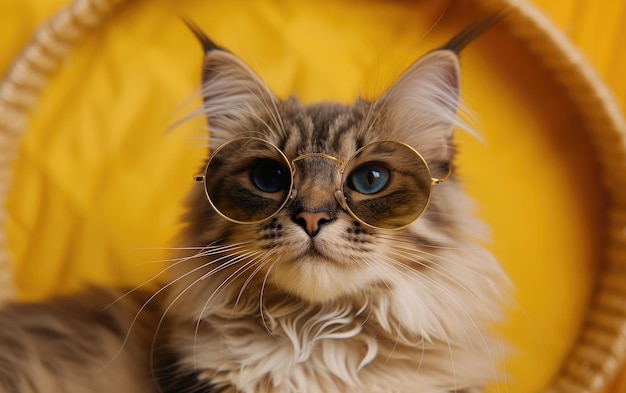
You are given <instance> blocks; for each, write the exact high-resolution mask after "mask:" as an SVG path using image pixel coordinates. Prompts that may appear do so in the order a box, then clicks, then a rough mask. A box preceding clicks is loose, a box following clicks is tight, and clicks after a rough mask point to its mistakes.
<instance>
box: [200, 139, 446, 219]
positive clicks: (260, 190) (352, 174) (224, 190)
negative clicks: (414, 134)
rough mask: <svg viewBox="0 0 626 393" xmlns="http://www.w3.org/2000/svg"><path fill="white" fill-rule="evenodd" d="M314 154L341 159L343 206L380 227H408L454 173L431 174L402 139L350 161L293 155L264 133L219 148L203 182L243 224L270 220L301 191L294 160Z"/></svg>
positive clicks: (220, 208)
mask: <svg viewBox="0 0 626 393" xmlns="http://www.w3.org/2000/svg"><path fill="white" fill-rule="evenodd" d="M313 157H318V158H321V159H327V160H330V161H332V162H334V163H336V164H337V170H338V171H339V173H340V174H341V188H339V189H337V190H335V191H334V194H335V198H336V199H337V201H338V203H339V205H340V206H341V207H342V208H343V209H344V210H346V211H347V212H348V213H349V214H350V215H351V216H352V217H353V218H354V219H355V220H357V221H358V222H359V223H361V224H363V225H365V226H368V227H371V228H378V229H391V230H397V229H401V228H404V227H406V226H408V225H410V224H411V223H413V222H414V221H415V220H417V219H418V218H419V217H420V215H421V214H422V213H423V212H424V211H425V210H426V208H427V207H428V204H429V202H430V197H431V190H432V186H434V185H436V184H439V183H441V182H443V181H444V180H446V179H447V178H448V177H449V176H450V173H451V172H450V171H448V174H447V175H446V176H444V177H443V178H439V179H436V178H432V177H431V173H430V168H429V167H428V164H427V163H426V161H425V160H424V158H423V157H422V156H421V155H420V154H419V153H418V152H417V151H416V150H415V149H414V148H412V147H411V146H409V145H407V144H405V143H402V142H398V141H378V142H374V143H371V144H369V145H365V146H364V147H362V148H360V149H359V150H358V151H357V152H356V153H355V154H354V155H353V156H352V157H350V158H349V159H347V160H345V161H344V160H343V159H341V158H337V157H333V156H330V155H327V154H325V153H307V154H303V155H300V156H298V157H295V158H293V159H291V160H290V159H288V158H287V156H286V155H285V154H284V153H283V152H282V151H281V150H280V149H279V148H278V147H276V146H275V145H274V144H272V143H270V142H268V141H265V140H263V139H260V138H239V139H234V140H231V141H229V142H226V143H224V144H223V145H222V146H220V147H218V148H217V149H216V150H215V151H214V152H213V154H212V155H211V157H210V158H209V162H208V163H207V165H206V167H205V170H204V174H203V175H200V176H196V180H197V181H201V182H203V183H204V187H205V192H206V196H207V198H208V200H209V203H210V205H211V207H212V208H213V209H214V210H215V211H216V212H217V213H218V214H219V215H221V216H222V217H224V218H226V219H227V220H230V221H232V222H235V223H238V224H254V223H259V222H262V221H265V220H268V219H270V218H272V217H273V216H275V215H276V214H277V213H278V212H280V211H281V210H282V209H283V208H284V207H285V205H286V204H287V203H289V202H290V201H291V200H293V198H294V196H295V195H296V190H295V189H294V187H293V185H294V176H295V173H296V165H295V163H296V162H298V161H303V160H307V159H310V158H313Z"/></svg>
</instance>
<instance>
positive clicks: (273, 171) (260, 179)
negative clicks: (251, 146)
mask: <svg viewBox="0 0 626 393" xmlns="http://www.w3.org/2000/svg"><path fill="white" fill-rule="evenodd" d="M250 180H251V181H252V184H254V186H255V187H256V188H258V189H259V190H261V191H263V192H267V193H274V192H279V191H283V190H285V189H286V188H287V187H288V186H289V170H288V169H287V168H285V167H284V166H283V165H281V164H279V163H277V162H275V161H272V160H261V161H259V162H257V163H256V164H255V165H254V166H253V167H252V169H250Z"/></svg>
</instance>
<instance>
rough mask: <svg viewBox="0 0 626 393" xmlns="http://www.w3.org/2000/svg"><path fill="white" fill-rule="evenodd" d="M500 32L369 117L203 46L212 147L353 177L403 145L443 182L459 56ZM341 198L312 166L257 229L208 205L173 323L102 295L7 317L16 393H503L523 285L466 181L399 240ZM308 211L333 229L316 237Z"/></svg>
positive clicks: (450, 54) (187, 235)
mask: <svg viewBox="0 0 626 393" xmlns="http://www.w3.org/2000/svg"><path fill="white" fill-rule="evenodd" d="M491 23H493V20H491V21H489V22H488V23H485V24H480V25H476V26H474V27H472V28H470V29H467V30H465V31H464V33H462V34H461V35H460V36H459V37H457V38H455V39H453V40H452V41H450V43H449V45H447V46H446V47H444V48H443V49H440V50H436V51H433V52H431V53H429V54H427V55H426V56H424V57H423V58H422V59H420V60H419V61H417V62H416V63H415V64H413V65H412V66H411V67H410V68H409V69H408V70H407V71H406V72H405V73H404V74H403V75H402V77H401V78H400V79H399V80H398V81H397V82H396V83H395V84H394V85H393V86H392V87H391V88H390V89H389V90H388V91H387V92H386V93H384V94H383V95H382V96H381V97H380V98H379V99H378V100H376V101H374V102H367V101H365V100H358V101H357V102H356V103H355V104H354V105H353V106H347V105H341V104H331V103H322V104H314V105H309V106H303V105H301V104H300V103H299V102H298V101H297V100H296V99H294V98H292V99H289V100H286V101H282V100H279V99H278V98H276V97H275V96H274V95H273V94H272V93H271V92H270V90H269V89H268V88H267V87H266V86H265V84H264V83H263V82H262V81H261V80H259V79H258V78H257V77H256V76H255V75H254V74H253V72H252V71H251V70H250V69H249V68H248V67H247V66H246V65H245V64H244V63H243V62H242V61H241V60H239V59H238V58H237V57H235V56H234V55H232V54H231V53H229V52H227V51H225V50H222V49H220V48H219V47H217V46H216V45H215V44H213V42H212V41H210V40H209V39H208V38H207V37H205V36H204V35H203V34H202V33H201V32H200V31H199V30H197V29H196V30H195V32H196V34H197V35H198V37H199V38H200V39H201V41H202V43H203V45H204V48H205V51H206V55H205V59H204V68H203V79H204V81H203V88H202V94H203V99H204V112H205V114H206V117H207V119H208V123H209V127H210V144H211V146H212V147H218V146H220V145H221V144H223V143H224V142H226V141H229V140H231V139H233V138H236V137H240V136H253V137H258V138H262V139H265V140H267V141H270V142H272V143H274V144H275V145H276V146H279V147H280V148H281V149H282V150H283V152H284V153H285V155H286V156H287V157H289V158H290V159H293V158H294V157H297V156H300V155H303V154H306V153H324V154H328V155H331V156H334V157H338V158H341V159H344V160H345V159H347V158H348V157H350V156H352V155H353V154H354V153H355V152H356V150H357V149H358V148H359V147H361V146H363V145H365V144H368V143H371V142H374V141H378V140H397V141H401V142H404V143H407V144H409V145H410V146H412V147H414V148H415V149H416V150H417V151H419V152H420V153H421V154H422V155H423V156H424V158H425V159H426V161H427V162H428V164H429V166H430V168H431V170H432V171H433V176H434V177H443V176H444V175H445V174H446V172H447V170H448V168H450V167H452V165H453V163H452V159H453V156H454V148H453V146H452V144H451V140H452V136H453V129H454V127H455V126H456V125H458V123H459V122H458V119H457V115H456V112H457V107H458V102H459V83H460V74H459V63H458V56H457V55H458V52H459V51H460V49H461V48H462V47H463V46H464V45H465V44H467V43H468V42H469V41H471V40H472V39H473V38H475V36H477V35H478V34H479V33H481V32H482V30H484V29H485V28H486V25H488V24H491ZM242 158H245V157H242ZM219 181H221V179H220V180H219ZM338 183H339V172H338V170H337V166H336V165H334V164H333V163H332V162H329V161H328V160H324V159H323V158H316V157H312V158H308V159H305V160H302V161H300V162H298V170H297V172H296V177H295V188H296V189H297V195H296V197H295V199H294V200H293V201H292V203H290V204H289V205H287V206H286V207H285V208H284V209H283V210H282V211H281V212H280V213H278V214H277V215H276V216H275V217H273V218H272V219H270V220H268V221H266V222H262V223H259V224H253V225H240V224H235V223H231V222H229V221H227V220H225V219H223V218H221V217H219V216H218V214H217V213H216V212H214V211H213V210H212V208H211V207H210V205H209V203H208V201H207V199H206V196H205V194H204V190H203V188H202V187H201V186H198V187H196V188H194V189H193V190H192V192H191V194H190V196H189V198H188V201H187V213H186V214H185V222H186V223H187V225H186V227H185V229H184V231H183V233H182V235H181V237H180V239H181V242H180V243H181V244H180V245H181V251H180V255H178V257H179V258H180V259H178V260H177V262H175V263H174V264H173V265H172V266H171V267H170V268H169V272H170V273H171V281H170V282H169V284H167V286H166V287H167V288H166V289H167V293H168V297H167V300H164V301H162V302H160V308H159V309H155V308H154V307H153V306H152V304H155V303H156V302H155V301H154V300H151V301H148V299H146V298H145V295H143V296H144V298H142V299H139V298H140V297H141V296H142V295H141V293H140V294H139V295H138V294H132V295H131V296H128V297H124V298H122V299H121V300H120V301H119V302H117V303H115V304H114V305H113V306H112V307H110V308H107V309H105V310H104V311H102V313H101V314H100V313H98V312H99V311H101V310H102V309H103V308H102V307H103V305H105V304H107V303H108V302H113V300H115V298H116V297H115V295H110V296H108V297H107V296H105V295H104V294H105V293H106V292H103V291H94V293H95V294H92V295H91V296H92V297H88V296H83V297H81V298H78V299H76V300H71V299H62V300H58V301H55V302H52V303H51V304H49V305H29V306H23V305H14V306H11V307H9V308H8V309H6V310H5V311H3V313H2V314H1V315H0V343H1V344H2V348H3V349H2V351H0V391H2V392H57V391H58V392H112V391H119V392H154V391H159V390H162V391H166V392H203V393H208V392H218V391H219V392H224V393H235V392H266V393H290V392H308V393H334V392H342V393H350V392H354V393H356V392H358V393H367V392H370V393H374V392H381V393H382V392H423V393H435V392H438V393H444V392H478V391H482V389H483V388H484V387H485V386H486V385H487V384H488V383H490V382H492V381H495V380H497V379H498V378H499V376H500V373H501V370H500V364H499V360H500V359H501V356H502V354H503V351H504V344H503V343H502V342H501V340H500V339H499V338H498V337H496V338H495V339H494V338H493V334H492V327H493V324H494V322H497V321H498V319H499V318H500V317H501V300H502V298H503V297H505V296H506V290H505V289H504V288H506V286H507V285H508V281H507V278H506V277H505V275H504V273H503V272H502V270H501V268H500V267H499V265H498V263H497V261H496V260H495V259H494V257H493V256H492V255H491V254H490V253H489V252H488V251H487V250H486V249H484V248H483V247H482V246H480V245H479V244H477V243H476V240H477V239H476V236H477V234H480V233H483V232H484V229H483V227H482V225H481V224H480V223H479V222H478V221H477V220H476V219H475V218H473V217H472V216H471V214H470V209H471V206H472V205H471V203H470V202H469V201H468V198H467V197H466V195H465V194H464V192H463V190H462V188H461V185H460V183H459V181H458V179H457V176H456V174H454V173H453V175H452V177H451V178H450V179H449V180H447V181H446V182H445V183H442V184H440V185H437V186H435V187H434V188H433V195H432V201H431V204H430V206H429V208H428V210H427V211H426V212H425V214H424V215H423V216H422V217H421V218H420V219H418V220H417V221H416V222H415V223H414V224H412V225H411V226H409V227H407V228H405V229H402V230H399V231H395V232H391V231H380V230H376V229H371V228H368V227H365V226H363V225H360V224H359V223H358V222H356V221H355V220H354V219H353V218H352V217H351V216H350V215H349V214H348V213H347V212H346V211H344V210H342V209H341V207H340V206H339V204H338V202H337V201H336V199H335V196H334V192H335V190H336V189H337V187H338ZM224 184H226V182H225V183H224ZM302 211H308V212H318V211H324V212H326V214H327V218H328V219H325V220H323V222H322V221H320V222H319V223H315V224H319V232H316V233H310V231H307V229H306V222H303V221H302V220H301V219H298V213H299V212H302ZM185 250H186V251H185ZM92 298H93V299H100V300H99V301H95V302H92V301H91V299H92ZM144 301H146V302H147V304H148V305H149V307H148V308H147V309H143V310H142V311H141V312H140V313H138V314H137V315H138V319H137V321H135V323H134V326H133V327H132V329H130V332H131V335H130V336H129V337H126V332H127V329H128V328H129V327H130V325H131V322H132V321H133V317H135V315H136V314H135V311H136V310H138V309H139V305H140V304H142V302H144ZM133 307H134V308H133ZM70 310H71V311H70ZM131 310H132V311H131ZM83 313H84V314H83ZM94 313H96V314H97V315H96V314H94ZM83 315H85V316H83ZM162 316H163V319H161V317H162ZM159 321H161V322H163V323H162V324H161V323H160V322H159ZM157 325H159V330H160V333H159V334H158V335H156V333H155V331H156V330H157V327H156V326H157ZM153 337H156V338H157V339H156V340H153ZM151 343H152V344H153V345H151ZM122 347H123V348H122ZM4 348H8V349H9V350H5V349H4ZM120 348H121V349H120ZM118 350H119V352H118ZM24 354H26V356H25V355H24ZM151 356H152V358H151ZM152 380H156V381H158V383H159V385H160V386H159V387H156V386H155V385H154V384H153V383H152V382H151V381H152Z"/></svg>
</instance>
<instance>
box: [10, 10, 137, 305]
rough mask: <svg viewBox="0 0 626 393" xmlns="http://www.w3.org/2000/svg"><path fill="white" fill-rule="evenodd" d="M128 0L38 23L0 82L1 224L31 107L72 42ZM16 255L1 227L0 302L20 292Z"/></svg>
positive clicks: (64, 13) (34, 104)
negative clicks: (16, 284) (13, 262)
mask: <svg viewBox="0 0 626 393" xmlns="http://www.w3.org/2000/svg"><path fill="white" fill-rule="evenodd" d="M124 1H125V0H77V1H75V2H74V3H72V4H71V5H70V6H68V7H66V8H64V9H62V10H61V11H59V12H58V13H57V14H56V15H55V16H54V17H53V18H52V19H51V20H50V21H49V22H48V23H46V24H45V25H44V26H42V27H41V28H39V29H38V30H37V31H36V33H35V35H34V37H33V38H32V40H31V42H30V43H29V44H28V45H27V46H26V47H25V49H24V51H23V52H22V53H21V54H20V55H19V56H18V57H17V58H16V60H15V61H14V63H13V64H12V66H11V68H10V69H9V71H8V72H7V74H6V76H5V78H4V79H3V80H2V81H1V82H0V228H1V227H4V225H5V220H6V213H5V211H4V210H5V209H4V208H5V205H6V201H7V196H8V192H9V186H10V184H11V170H12V163H13V161H14V159H15V156H16V154H17V151H18V149H19V143H20V141H21V139H22V136H23V135H24V133H25V132H26V128H27V124H26V123H27V118H28V115H29V113H30V112H31V111H32V110H33V109H34V108H35V106H36V105H37V100H38V97H39V95H40V93H41V92H42V91H43V89H44V88H45V86H46V83H47V81H48V80H49V78H50V77H51V76H52V75H53V73H54V71H55V70H56V69H57V68H58V67H59V65H60V63H61V62H62V60H63V59H65V58H66V57H67V56H68V55H69V53H70V50H71V48H72V46H73V45H74V44H75V43H76V42H77V41H78V40H80V39H82V38H83V37H84V36H86V35H87V34H88V32H89V31H90V30H91V29H94V28H96V27H97V26H99V25H101V24H102V23H103V22H104V21H105V20H106V19H107V18H108V17H109V16H110V15H111V14H112V13H113V11H115V10H116V9H117V8H118V7H119V6H120V4H122V3H123V2H124ZM15 295H16V294H15V287H14V281H13V269H12V266H11V256H10V255H9V251H8V246H7V243H6V235H5V233H3V231H0V304H2V303H3V302H6V301H9V300H11V299H13V298H15Z"/></svg>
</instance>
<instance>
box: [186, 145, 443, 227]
mask: <svg viewBox="0 0 626 393" xmlns="http://www.w3.org/2000/svg"><path fill="white" fill-rule="evenodd" d="M241 141H257V142H261V143H264V144H266V145H269V146H270V147H272V148H273V149H274V150H275V151H276V152H278V154H279V155H280V157H281V159H282V160H283V161H284V163H286V164H287V166H288V167H289V172H290V175H291V176H290V179H289V190H288V192H287V197H286V198H285V200H284V201H283V203H282V204H280V206H279V207H278V208H277V209H276V211H275V212H274V213H272V214H271V215H269V216H268V217H266V218H263V219H260V220H254V221H241V220H237V219H234V218H231V217H228V216H227V215H225V214H224V213H222V212H221V211H220V209H218V208H217V206H215V204H214V203H213V201H212V200H211V196H210V195H209V188H208V184H207V175H206V174H207V172H208V170H209V166H210V165H211V162H212V161H213V159H214V158H215V157H216V155H217V154H218V153H219V152H220V151H221V150H223V149H224V148H225V147H227V146H228V145H230V144H232V143H235V142H241ZM380 143H395V144H398V145H401V146H403V147H406V148H408V149H409V150H410V151H412V152H413V153H414V154H415V155H416V156H417V157H418V159H419V160H420V161H421V162H422V163H423V164H424V167H425V168H426V171H427V172H428V175H429V177H430V188H429V190H428V198H427V200H426V203H425V204H424V207H423V208H422V210H421V212H420V213H419V214H418V215H417V216H416V217H415V218H414V219H413V220H411V221H410V222H409V223H407V224H405V225H402V226H399V227H393V228H384V227H378V226H375V225H372V224H368V223H367V222H365V221H363V220H362V219H361V218H359V217H358V216H357V215H356V214H355V213H354V212H353V211H352V209H350V206H348V198H347V197H346V196H345V195H344V193H343V191H342V190H341V189H339V190H336V191H335V194H334V195H335V199H336V200H337V202H338V203H339V206H341V208H342V209H344V210H345V211H347V212H348V214H350V216H352V218H354V219H355V220H357V222H358V223H359V224H361V225H364V226H366V227H368V228H373V229H383V230H394V231H396V230H400V229H404V228H406V227H408V226H409V225H411V224H413V223H414V222H415V221H417V220H418V219H419V218H420V217H421V216H422V214H423V213H424V212H425V211H426V209H428V206H429V205H430V200H431V197H432V186H435V185H437V184H441V183H443V182H444V181H446V180H447V179H448V178H450V176H451V175H452V168H451V167H448V173H447V174H446V175H445V176H444V177H441V178H435V177H432V176H431V171H430V166H429V165H428V163H427V162H426V160H425V159H424V157H423V156H422V155H421V154H420V153H419V152H418V151H417V150H415V149H414V148H413V147H412V146H410V145H408V144H406V143H404V142H400V141H395V140H380V141H376V142H372V143H368V144H367V145H365V146H363V147H361V148H360V149H358V150H357V151H356V152H355V153H354V154H353V155H352V156H351V157H350V158H349V159H348V160H347V161H344V160H342V159H341V158H337V157H334V156H331V155H328V154H324V153H307V154H302V155H300V156H298V157H296V158H294V159H292V160H290V159H289V158H287V156H286V155H285V153H284V152H283V151H282V150H281V149H280V148H278V146H276V145H275V144H273V143H271V142H268V141H266V140H265V139H262V138H257V137H249V138H235V139H231V140H229V141H228V142H225V143H223V144H222V145H221V146H220V147H218V148H217V149H216V150H215V151H214V152H213V153H212V154H211V156H210V157H209V160H208V162H207V164H206V165H205V167H204V172H203V173H202V174H198V175H194V181H196V182H199V183H200V182H201V183H203V184H204V193H205V195H206V198H207V200H208V201H209V204H210V205H211V208H213V210H214V211H215V212H216V213H217V214H218V215H220V216H221V217H222V218H224V219H226V220H228V221H230V222H233V223H235V224H243V225H252V224H258V223H261V222H264V221H267V220H269V219H271V218H272V217H274V216H276V215H277V214H278V213H280V212H281V211H282V210H283V209H284V208H285V206H286V205H287V204H288V203H290V202H292V201H293V200H294V199H295V197H296V195H297V193H298V191H297V190H296V189H295V188H294V178H295V175H296V165H295V163H296V162H298V161H302V160H304V159H306V158H312V157H320V158H324V159H327V160H330V161H333V162H336V163H338V164H339V175H340V176H341V183H340V184H341V186H342V187H343V185H344V184H345V181H346V179H345V178H344V175H345V169H346V167H348V166H349V164H350V162H351V161H352V160H354V159H356V158H357V157H358V156H359V154H360V153H361V152H362V151H364V150H365V149H367V148H369V147H371V146H373V145H377V144H380Z"/></svg>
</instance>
